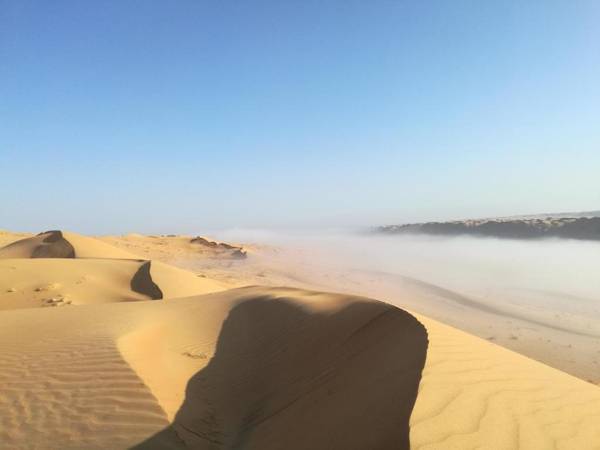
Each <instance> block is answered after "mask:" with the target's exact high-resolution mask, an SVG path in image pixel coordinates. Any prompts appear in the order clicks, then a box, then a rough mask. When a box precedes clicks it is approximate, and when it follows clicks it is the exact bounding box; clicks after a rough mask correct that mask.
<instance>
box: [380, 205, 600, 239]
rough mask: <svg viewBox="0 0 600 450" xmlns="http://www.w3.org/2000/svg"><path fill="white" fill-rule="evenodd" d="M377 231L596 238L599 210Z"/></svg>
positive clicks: (389, 227) (599, 236)
mask: <svg viewBox="0 0 600 450" xmlns="http://www.w3.org/2000/svg"><path fill="white" fill-rule="evenodd" d="M376 232H379V233H385V234H428V235H441V236H459V235H470V236H481V237H495V238H506V239H540V238H563V239H580V240H593V241H599V240H600V211H588V212H579V213H549V214H535V215H529V216H512V217H501V218H493V219H470V220H454V221H448V222H424V223H411V224H401V225H386V226H381V227H378V228H377V229H376Z"/></svg>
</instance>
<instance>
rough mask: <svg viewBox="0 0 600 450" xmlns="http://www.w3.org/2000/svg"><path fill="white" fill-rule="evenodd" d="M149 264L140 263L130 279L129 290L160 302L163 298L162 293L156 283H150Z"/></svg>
mask: <svg viewBox="0 0 600 450" xmlns="http://www.w3.org/2000/svg"><path fill="white" fill-rule="evenodd" d="M150 264H151V262H150V261H146V262H144V263H142V265H141V266H140V268H139V269H138V270H137V272H136V273H135V275H134V276H133V278H132V279H131V290H132V291H134V292H138V293H139V294H143V295H147V296H148V297H150V298H151V299H152V300H160V299H162V298H163V293H162V291H161V290H160V288H159V287H158V286H157V285H156V283H154V281H152V276H151V275H150Z"/></svg>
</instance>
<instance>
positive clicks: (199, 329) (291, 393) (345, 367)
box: [0, 231, 600, 450]
mask: <svg viewBox="0 0 600 450" xmlns="http://www.w3.org/2000/svg"><path fill="white" fill-rule="evenodd" d="M0 247H2V248H1V249H0V334H1V338H0V382H1V386H2V389H1V390H0V448H2V449H56V448H60V449H106V448H111V449H125V448H134V449H169V448H171V449H184V448H195V449H226V448H245V449H246V448H247V449H281V448H286V449H298V450H300V449H307V448H310V449H324V450H325V449H357V450H358V449H402V448H414V449H446V448H448V449H465V448H484V449H515V448H522V449H547V448H559V449H594V448H600V428H599V427H598V426H597V424H598V422H599V421H600V389H599V388H598V386H596V385H594V384H592V383H590V382H589V381H585V379H582V378H585V377H583V376H581V377H580V378H577V377H575V376H572V375H569V374H567V373H565V372H564V371H561V370H557V369H556V368H553V367H550V366H548V365H547V364H544V363H543V362H540V360H543V358H541V357H536V359H538V361H536V360H533V359H531V358H528V357H526V356H523V355H521V354H518V353H516V352H513V351H511V350H508V349H505V348H502V347H501V346H499V345H497V344H496V343H495V342H491V341H490V340H486V339H481V338H478V337H476V336H474V335H472V334H468V333H465V332H463V331H461V330H459V329H457V328H455V327H453V326H448V325H444V324H442V323H440V322H439V321H437V320H435V319H434V318H429V317H428V316H427V315H426V314H423V310H424V309H429V310H431V312H432V313H434V312H435V311H436V307H437V306H439V304H440V302H441V301H440V298H442V299H445V300H444V301H448V298H450V299H451V300H452V295H451V293H448V292H445V291H440V290H439V289H438V290H436V287H435V286H431V285H426V284H425V285H424V284H422V283H419V282H418V281H415V280H410V279H405V280H400V281H401V282H399V280H395V281H394V280H393V279H390V277H387V276H386V275H385V274H365V273H360V274H352V273H350V272H348V271H347V270H345V269H344V270H342V269H337V270H336V268H335V266H327V265H326V266H323V265H320V264H317V263H316V262H315V261H314V260H313V259H312V257H311V256H312V255H311V254H310V253H309V254H299V255H297V257H292V256H291V255H290V254H289V252H283V251H282V250H280V249H279V248H277V247H276V246H268V245H264V244H263V245H247V244H239V243H228V242H219V241H216V240H214V239H210V238H205V237H197V236H176V235H169V236H143V235H126V236H104V237H86V236H81V235H78V234H75V233H69V232H65V231H52V232H45V233H42V234H39V235H33V234H28V233H12V232H0ZM307 261H308V262H307ZM331 291H335V292H341V293H337V294H336V293H330V292H331ZM436 296H437V297H436ZM369 297H371V298H369ZM373 297H374V298H375V299H372V298H373ZM458 300H460V299H456V298H455V299H454V301H458ZM459 303H460V302H459ZM464 303H465V302H464V300H463V302H462V306H463V307H464V306H465V305H464ZM446 306H447V308H446V310H452V308H453V307H454V308H456V305H454V306H453V305H446ZM471 309H475V308H471ZM461 312H462V313H464V311H462V310H460V309H455V312H454V319H452V318H451V319H450V320H448V321H447V322H449V323H451V322H452V321H453V320H456V321H458V320H459V319H458V317H460V316H461ZM480 314H488V315H490V314H491V315H493V314H498V312H497V311H493V310H492V311H483V312H480ZM463 320H470V321H471V322H474V323H477V322H478V320H479V316H477V315H474V316H473V317H472V318H469V319H465V318H464V317H463ZM515 320H516V319H515ZM498 326H499V327H500V326H503V325H502V324H501V323H499V324H498ZM501 343H502V342H501ZM541 356H543V355H541ZM583 366H585V364H583ZM585 367H587V366H585ZM572 372H576V370H572ZM584 372H586V373H588V372H587V369H585V368H584ZM589 373H592V372H591V370H590V372H589ZM590 381H594V380H590ZM596 381H597V380H596Z"/></svg>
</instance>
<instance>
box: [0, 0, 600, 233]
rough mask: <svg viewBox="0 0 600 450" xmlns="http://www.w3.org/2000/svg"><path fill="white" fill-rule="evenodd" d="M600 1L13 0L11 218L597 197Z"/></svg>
mask: <svg viewBox="0 0 600 450" xmlns="http://www.w3.org/2000/svg"><path fill="white" fill-rule="evenodd" d="M598 23H600V3H599V2H596V1H589V2H586V1H575V2H570V1H562V2H557V1H544V2H537V1H532V2H522V1H514V2H510V1H502V2H500V1H499V2H495V3H494V2H478V1H452V2H450V1H447V2H436V1H427V2H420V1H414V2H408V1H391V0H386V1H352V0H343V1H333V0H332V1H310V0H309V1H290V2H280V1H268V2H267V1H247V2H233V1H232V2H226V1H225V2H221V1H218V2H217V1H210V2H209V1H196V0H195V1H183V0H182V1H177V2H163V1H161V2H158V1H106V2H80V1H52V2H47V1H27V0H19V1H17V0H14V1H12V0H0V167H1V168H2V175H1V177H0V228H9V229H19V230H31V231H37V230H41V229H47V228H57V227H58V228H66V229H71V230H73V231H80V232H87V233H117V232H127V231H139V232H149V233H160V232H196V231H200V230H202V229H207V228H218V227H223V228H229V227H318V226H326V227H331V226H344V225H377V224H381V223H395V222H403V221H417V220H430V219H449V218H463V217H481V216H493V215H510V214H520V213H535V212H547V211H564V210H586V209H600V177H599V174H600V27H599V26H598Z"/></svg>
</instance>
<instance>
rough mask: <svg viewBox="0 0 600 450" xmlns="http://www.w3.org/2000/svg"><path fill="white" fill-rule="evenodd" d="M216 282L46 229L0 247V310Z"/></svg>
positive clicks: (207, 286)
mask: <svg viewBox="0 0 600 450" xmlns="http://www.w3.org/2000/svg"><path fill="white" fill-rule="evenodd" d="M223 289H224V287H223V285H222V284H221V283H218V282H216V281H213V280H210V279H207V278H201V277H197V276H196V275H194V274H193V273H191V272H188V271H186V270H183V269H178V268H175V267H172V266H169V265H167V264H163V263H160V262H158V261H156V262H152V263H151V262H150V261H147V260H143V259H139V256H137V255H134V254H132V253H129V252H126V251H124V250H121V249H118V248H116V247H113V246H111V245H109V244H106V243H104V242H101V241H98V240H97V239H93V238H88V237H85V236H80V235H77V234H75V233H68V232H61V231H50V232H45V233H41V234H39V235H37V236H33V237H28V238H25V239H21V240H17V241H16V242H12V243H10V244H8V245H7V246H5V247H3V248H0V310H6V309H20V308H35V307H45V306H69V305H84V304H93V303H114V302H128V301H139V300H148V299H163V298H165V299H166V298H174V297H185V296H190V295H197V294H205V293H209V292H216V291H219V290H223Z"/></svg>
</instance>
